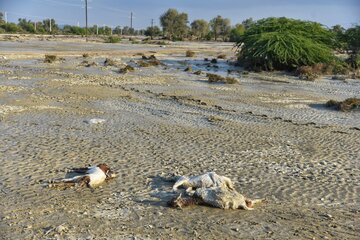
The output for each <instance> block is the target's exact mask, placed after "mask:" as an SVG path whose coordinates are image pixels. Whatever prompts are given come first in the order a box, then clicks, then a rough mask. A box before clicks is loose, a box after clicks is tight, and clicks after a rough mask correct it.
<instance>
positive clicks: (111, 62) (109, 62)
mask: <svg viewBox="0 0 360 240" xmlns="http://www.w3.org/2000/svg"><path fill="white" fill-rule="evenodd" d="M104 65H105V66H113V67H116V66H117V65H118V63H117V62H116V61H115V60H113V59H111V58H106V59H105V61H104Z"/></svg>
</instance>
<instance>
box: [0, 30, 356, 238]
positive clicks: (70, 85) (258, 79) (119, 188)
mask: <svg viewBox="0 0 360 240" xmlns="http://www.w3.org/2000/svg"><path fill="white" fill-rule="evenodd" d="M232 47H233V46H232V45H231V44H228V43H225V44H224V43H221V44H220V43H207V42H205V43H189V42H185V43H184V42H183V43H169V44H167V45H157V44H131V43H130V42H122V43H118V44H106V43H101V42H100V41H90V42H88V43H86V42H85V41H83V40H81V39H65V40H64V39H63V38H59V39H57V38H54V37H52V38H49V39H45V40H44V39H38V38H30V37H23V38H21V36H20V37H19V38H16V39H9V38H6V39H3V41H0V56H1V58H0V133H1V134H0V143H1V144H0V164H1V168H0V196H1V202H0V217H1V221H0V239H359V238H360V197H359V196H360V121H359V119H360V112H359V111H355V112H349V113H343V112H337V111H335V110H331V109H330V110H329V109H327V108H325V106H324V104H325V103H326V101H328V100H329V99H334V100H344V99H345V98H348V97H360V81H358V80H351V79H348V80H346V81H338V80H331V76H324V77H323V78H322V79H320V80H318V81H315V82H308V81H302V80H299V79H297V78H296V77H295V76H290V75H285V74H283V73H250V74H244V73H243V69H241V68H239V67H236V66H234V65H233V64H232V62H233V61H234V59H235V55H234V52H233V51H232ZM187 50H192V51H194V52H195V53H196V54H195V56H194V57H192V58H188V57H186V56H185V52H186V51H187ZM84 53H88V54H89V56H88V57H85V58H84V57H83V54H84ZM45 54H54V55H57V56H58V57H59V58H60V59H58V60H57V61H54V62H53V63H44V56H45ZM143 54H144V55H146V56H150V55H155V56H156V58H157V59H159V60H160V62H161V63H162V64H160V65H157V66H149V67H140V66H138V65H137V62H138V61H139V60H141V59H142V57H141V55H143ZM220 54H225V55H226V59H218V63H217V64H212V63H210V62H209V61H205V60H204V58H208V59H210V60H211V59H213V58H216V57H217V56H219V55H220ZM106 58H111V59H113V60H114V61H116V62H117V64H118V65H115V66H104V61H105V59H106ZM84 60H86V61H88V62H89V63H94V64H91V65H90V66H88V67H87V66H86V64H83V61H84ZM126 65H129V66H132V67H134V71H131V72H127V73H124V74H122V73H119V69H120V68H122V67H124V66H126ZM189 66H191V67H192V69H193V71H192V72H185V71H184V70H185V69H186V68H187V67H189ZM198 70H200V71H202V73H201V74H200V75H195V74H193V72H195V71H198ZM206 73H216V74H219V75H222V76H228V75H229V76H230V77H234V78H236V79H237V80H238V81H239V83H237V84H223V83H212V84H210V83H208V81H207V77H206ZM93 118H101V119H105V120H106V121H105V122H103V123H100V124H89V119H93ZM98 163H107V164H108V165H110V166H111V168H113V169H114V170H116V171H117V172H118V173H119V177H118V178H116V179H113V180H112V181H109V182H108V183H106V184H104V185H103V186H101V187H100V188H96V189H94V190H92V189H87V188H85V189H66V190H60V189H52V188H48V187H47V186H46V184H45V182H46V181H47V180H49V179H53V178H58V177H63V176H64V175H65V174H66V169H67V168H70V167H82V166H87V165H94V164H98ZM208 171H216V172H217V173H218V174H220V175H225V176H227V177H229V178H231V179H232V180H233V182H234V185H235V187H236V189H237V190H238V191H239V192H241V193H242V194H244V195H246V196H249V197H251V198H266V199H267V202H266V203H264V204H260V205H258V206H256V209H255V210H254V211H244V210H235V211H234V210H226V211H225V210H221V209H216V208H211V207H206V206H193V207H189V208H185V209H182V210H178V209H171V208H169V207H167V205H166V202H167V201H168V200H169V199H171V198H172V197H173V196H175V195H176V193H174V192H172V183H171V182H169V181H167V176H169V175H172V174H177V175H179V174H184V175H195V174H202V173H204V172H208Z"/></svg>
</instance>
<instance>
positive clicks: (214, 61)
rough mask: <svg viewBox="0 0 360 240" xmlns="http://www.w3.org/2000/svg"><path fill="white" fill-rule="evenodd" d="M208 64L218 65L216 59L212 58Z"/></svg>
mask: <svg viewBox="0 0 360 240" xmlns="http://www.w3.org/2000/svg"><path fill="white" fill-rule="evenodd" d="M210 62H211V63H214V64H215V63H218V60H217V59H216V58H213V59H211V61H210Z"/></svg>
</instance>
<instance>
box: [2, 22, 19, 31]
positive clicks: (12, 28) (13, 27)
mask: <svg viewBox="0 0 360 240" xmlns="http://www.w3.org/2000/svg"><path fill="white" fill-rule="evenodd" d="M0 29H3V32H6V33H17V32H21V28H19V26H18V25H16V24H15V23H2V24H0ZM0 32H2V31H0Z"/></svg>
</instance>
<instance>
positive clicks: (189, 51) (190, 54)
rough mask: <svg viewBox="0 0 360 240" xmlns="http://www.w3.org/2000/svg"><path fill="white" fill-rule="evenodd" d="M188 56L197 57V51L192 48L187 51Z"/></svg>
mask: <svg viewBox="0 0 360 240" xmlns="http://www.w3.org/2000/svg"><path fill="white" fill-rule="evenodd" d="M186 57H195V52H194V51H191V50H187V51H186Z"/></svg>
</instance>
